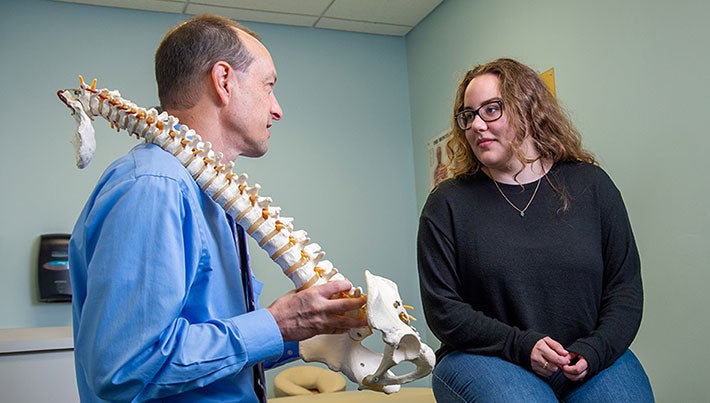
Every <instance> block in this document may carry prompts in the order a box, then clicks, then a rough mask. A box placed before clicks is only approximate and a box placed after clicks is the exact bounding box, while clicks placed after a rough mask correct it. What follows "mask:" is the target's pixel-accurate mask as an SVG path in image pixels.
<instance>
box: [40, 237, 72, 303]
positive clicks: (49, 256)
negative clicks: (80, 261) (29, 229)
mask: <svg viewBox="0 0 710 403" xmlns="http://www.w3.org/2000/svg"><path fill="white" fill-rule="evenodd" d="M37 281H38V283H39V300H40V301H41V302H70V301H71V283H70V282H69V234H45V235H42V236H41V237H40V245H39V256H38V260H37Z"/></svg>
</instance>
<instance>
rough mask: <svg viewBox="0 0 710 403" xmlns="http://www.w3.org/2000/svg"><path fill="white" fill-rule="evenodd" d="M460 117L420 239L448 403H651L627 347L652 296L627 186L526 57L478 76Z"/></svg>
mask: <svg viewBox="0 0 710 403" xmlns="http://www.w3.org/2000/svg"><path fill="white" fill-rule="evenodd" d="M454 113H455V115H454V119H453V136H452V138H451V140H450V141H449V143H448V144H447V152H448V155H449V160H450V162H449V171H450V173H451V174H452V176H453V178H452V179H449V180H447V181H445V182H443V183H441V184H440V185H438V186H437V187H436V188H435V189H434V191H432V193H431V194H430V196H429V198H428V200H427V202H426V205H425V207H424V210H423V212H422V215H421V219H420V224H419V236H418V263H419V275H420V285H421V293H422V300H423V303H424V309H425V314H426V318H427V322H428V324H429V326H430V328H431V330H432V331H433V333H434V334H435V335H436V336H437V338H439V340H441V342H442V345H441V348H440V349H439V350H438V351H437V365H436V368H435V369H434V375H433V388H434V393H435V395H436V397H437V400H439V401H440V402H458V401H463V402H472V401H483V402H491V401H501V402H511V401H521V402H522V401H525V402H531V401H536V402H537V401H558V400H561V401H575V402H576V401H579V402H582V401H588V402H603V401H624V402H629V401H640V402H647V401H653V393H652V391H651V387H650V384H649V382H648V377H647V376H646V374H645V372H644V370H643V367H642V366H641V364H640V363H639V361H638V360H637V359H636V357H635V356H634V355H633V353H631V351H630V350H628V348H629V346H630V344H631V342H632V341H633V339H634V337H635V335H636V332H637V331H638V327H639V323H640V321H641V313H642V307H643V290H642V284H641V273H640V262H639V256H638V251H637V248H636V244H635V241H634V236H633V233H632V230H631V225H630V223H629V219H628V216H627V213H626V209H625V207H624V203H623V200H622V198H621V194H620V192H619V190H618V189H617V188H616V187H615V186H614V184H613V182H612V181H611V179H610V178H609V177H608V176H607V175H606V173H605V172H604V171H603V170H602V169H601V168H599V167H598V166H597V164H596V161H595V159H594V157H593V156H592V155H591V154H590V153H589V152H587V151H586V150H584V149H583V147H582V145H581V139H580V136H579V133H578V132H577V130H576V129H575V128H574V126H573V125H572V123H571V122H570V120H569V118H568V117H567V116H566V114H565V113H564V112H563V111H562V109H561V108H560V107H559V105H558V104H557V101H556V100H555V98H554V96H552V94H551V93H550V92H549V90H548V89H547V87H545V84H544V83H543V82H542V80H541V79H540V78H539V76H538V75H537V73H535V72H534V71H533V70H532V69H530V68H529V67H527V66H525V65H523V64H521V63H519V62H517V61H515V60H511V59H499V60H495V61H492V62H490V63H488V64H485V65H481V66H478V67H476V68H474V69H473V70H471V71H469V72H468V73H467V74H466V75H465V77H464V79H463V80H462V81H461V83H460V84H459V87H458V90H457V95H456V100H455V105H454Z"/></svg>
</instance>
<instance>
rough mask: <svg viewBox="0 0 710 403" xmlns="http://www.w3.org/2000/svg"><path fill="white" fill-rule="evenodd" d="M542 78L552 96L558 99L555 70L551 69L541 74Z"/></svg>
mask: <svg viewBox="0 0 710 403" xmlns="http://www.w3.org/2000/svg"><path fill="white" fill-rule="evenodd" d="M540 78H542V82H544V83H545V85H546V86H547V89H548V90H550V93H551V94H552V96H553V97H557V92H556V91H555V68H554V67H550V68H549V69H547V70H545V71H543V72H542V73H540Z"/></svg>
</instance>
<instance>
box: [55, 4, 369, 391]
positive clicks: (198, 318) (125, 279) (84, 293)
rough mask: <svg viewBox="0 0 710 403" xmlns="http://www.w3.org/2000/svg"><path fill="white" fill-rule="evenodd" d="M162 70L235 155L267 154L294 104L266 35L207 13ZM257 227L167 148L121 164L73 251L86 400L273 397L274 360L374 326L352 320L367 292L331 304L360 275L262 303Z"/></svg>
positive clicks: (174, 95) (176, 111)
mask: <svg viewBox="0 0 710 403" xmlns="http://www.w3.org/2000/svg"><path fill="white" fill-rule="evenodd" d="M155 69H156V78H157V82H158V92H159V97H160V102H161V105H162V107H163V108H164V109H165V110H166V111H167V112H168V113H170V114H171V115H174V116H176V117H178V118H179V119H180V121H181V122H182V123H184V124H186V125H188V126H189V127H190V128H193V129H195V131H196V132H197V133H200V135H201V136H202V138H203V140H204V141H209V142H210V143H212V144H213V145H214V149H216V150H219V151H221V152H222V153H223V154H224V158H225V160H234V159H236V158H237V156H240V155H244V156H249V157H259V156H262V155H263V154H264V153H266V151H267V140H268V138H269V128H270V127H271V125H272V123H273V121H275V120H279V119H280V118H281V116H282V110H281V107H280V106H279V103H278V101H277V100H276V97H275V96H274V92H273V89H274V85H275V84H276V70H275V68H274V64H273V60H272V59H271V56H270V54H269V52H268V50H267V49H266V48H265V47H264V46H263V45H262V44H261V43H260V42H259V40H258V37H257V36H256V34H254V33H253V32H251V31H249V30H248V29H246V28H244V27H242V26H241V25H238V24H236V23H234V22H233V21H231V20H228V19H224V18H221V17H217V16H212V15H202V16H197V17H194V18H192V19H190V20H188V21H186V22H184V23H182V24H180V25H178V26H176V27H175V28H173V29H172V30H171V31H169V32H168V33H167V34H166V36H165V38H164V39H163V41H162V42H161V44H160V46H159V47H158V50H157V52H156V56H155ZM243 234H244V232H243V229H241V228H240V227H239V226H238V225H235V223H234V220H233V218H232V217H229V216H227V215H226V214H225V211H224V209H223V208H222V207H221V206H219V205H218V204H217V203H215V202H214V201H213V200H212V199H210V198H209V197H208V196H207V195H206V194H205V193H203V192H202V191H201V189H200V188H199V186H198V185H197V184H196V183H195V181H194V180H193V179H192V177H191V176H190V174H189V173H188V172H187V170H186V169H185V168H184V167H183V166H182V165H181V164H180V162H179V161H178V160H177V159H176V158H174V157H173V156H172V155H170V154H169V153H167V152H165V151H163V150H162V149H161V148H159V147H158V146H156V145H153V144H148V143H146V144H141V145H139V146H137V147H135V148H134V149H133V150H131V151H130V152H129V153H128V154H127V155H125V156H123V157H121V158H119V159H118V160H117V161H115V162H114V163H113V164H111V166H110V167H108V168H107V170H106V172H105V173H104V174H103V176H102V177H101V179H100V180H99V183H98V184H97V186H96V188H95V189H94V191H93V193H92V194H91V196H90V198H89V200H88V201H87V203H86V205H85V207H84V209H83V211H82V213H81V215H80V217H79V219H78V221H77V223H76V226H75V228H74V231H73V234H72V238H71V243H70V248H69V249H70V266H71V276H72V278H71V281H72V286H73V290H74V296H73V307H72V308H73V317H74V343H75V361H76V373H77V382H78V386H79V393H80V395H81V399H82V401H84V402H93V401H149V400H164V401H176V402H177V401H184V402H195V401H220V402H224V401H232V402H235V401H239V402H256V401H260V400H261V401H263V399H264V397H265V395H264V394H263V393H262V392H260V391H259V390H258V389H259V388H258V386H259V385H258V383H259V382H258V381H259V378H261V377H262V376H263V373H262V372H261V371H262V370H261V364H262V363H265V364H266V365H267V366H268V365H269V364H273V363H282V362H285V361H288V360H290V359H295V358H298V347H297V343H296V342H298V341H300V340H304V339H307V338H309V337H312V336H314V335H317V334H323V333H334V332H342V331H345V330H347V329H349V328H352V327H362V326H366V321H365V320H364V319H354V318H350V317H347V316H344V315H343V313H344V312H347V311H351V310H353V309H357V308H359V307H360V306H362V305H363V304H364V302H365V301H364V298H345V299H330V296H332V295H333V294H337V293H340V292H342V291H347V290H349V289H350V288H351V284H350V283H349V282H347V281H338V282H331V283H328V284H325V285H322V286H317V287H311V288H308V289H306V290H304V291H301V292H298V293H294V292H289V293H287V294H286V295H284V296H283V297H281V298H279V299H277V300H276V301H274V302H273V303H272V304H271V305H270V306H269V307H267V308H259V307H258V306H257V305H255V304H254V301H255V300H258V296H259V294H260V292H261V288H262V284H261V283H259V282H258V281H257V280H256V279H255V278H253V276H252V274H251V272H250V270H249V267H248V255H247V250H246V241H245V240H244V236H243ZM255 384H257V387H255ZM262 386H263V385H262Z"/></svg>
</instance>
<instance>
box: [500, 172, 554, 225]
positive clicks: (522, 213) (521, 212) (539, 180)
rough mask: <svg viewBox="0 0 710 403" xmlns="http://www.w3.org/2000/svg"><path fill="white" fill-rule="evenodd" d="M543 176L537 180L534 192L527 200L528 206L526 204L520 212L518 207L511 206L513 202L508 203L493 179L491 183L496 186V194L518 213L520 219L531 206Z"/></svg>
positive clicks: (508, 200)
mask: <svg viewBox="0 0 710 403" xmlns="http://www.w3.org/2000/svg"><path fill="white" fill-rule="evenodd" d="M544 176H545V175H543V176H541V177H540V179H538V180H537V185H536V186H535V191H534V192H533V194H532V197H530V200H528V204H526V205H525V207H524V208H523V209H522V210H521V209H519V208H518V206H516V205H515V204H513V202H512V201H510V199H508V196H506V195H505V193H503V190H502V189H501V188H500V186H498V182H497V181H496V180H495V179H493V183H494V184H495V185H496V189H498V192H500V195H501V196H503V198H504V199H505V201H507V202H508V204H510V206H511V207H513V208H514V209H515V210H516V211H517V212H518V213H520V216H521V217H525V211H527V209H528V207H530V204H532V201H533V199H534V198H535V195H536V194H537V190H538V189H539V188H540V182H542V178H543V177H544Z"/></svg>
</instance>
